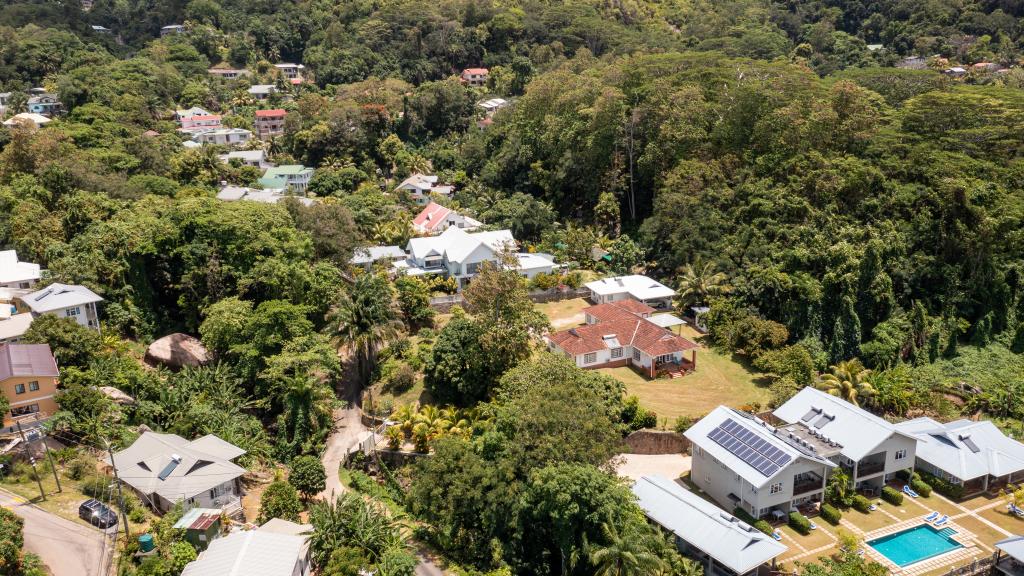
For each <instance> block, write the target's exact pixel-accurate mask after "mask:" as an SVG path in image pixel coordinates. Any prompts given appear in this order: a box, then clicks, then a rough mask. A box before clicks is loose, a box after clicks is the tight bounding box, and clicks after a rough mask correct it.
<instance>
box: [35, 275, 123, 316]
mask: <svg viewBox="0 0 1024 576" xmlns="http://www.w3.org/2000/svg"><path fill="white" fill-rule="evenodd" d="M20 299H21V301H22V302H24V303H25V305H26V306H28V307H29V308H30V309H31V310H32V311H33V312H35V313H37V314H42V313H44V312H52V311H54V310H63V309H65V308H70V307H71V306H82V305H85V304H92V303H94V302H102V301H103V298H100V297H99V295H98V294H96V293H95V292H93V291H92V290H89V289H88V288H86V287H85V286H81V285H78V284H60V283H58V282H54V283H53V284H50V285H49V286H47V287H46V288H43V289H42V290H36V291H35V292H31V293H29V294H25V295H24V296H21V298H20Z"/></svg>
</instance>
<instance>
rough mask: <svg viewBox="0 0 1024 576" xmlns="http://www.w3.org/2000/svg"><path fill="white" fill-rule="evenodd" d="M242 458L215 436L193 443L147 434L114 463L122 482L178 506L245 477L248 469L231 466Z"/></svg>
mask: <svg viewBox="0 0 1024 576" xmlns="http://www.w3.org/2000/svg"><path fill="white" fill-rule="evenodd" d="M242 454H245V451H244V450H242V449H241V448H238V447H237V446H234V445H232V444H229V443H227V442H225V441H224V440H221V439H220V438H217V437H216V436H212V435H207V436H204V437H202V438H199V439H198V440H195V441H193V442H189V441H188V440H185V439H184V438H182V437H181V436H178V435H176V434H158V433H156V432H144V433H143V434H142V436H139V438H138V439H137V440H136V441H135V442H134V443H133V444H132V445H131V446H129V447H128V448H125V449H124V450H121V451H120V452H117V453H115V454H114V461H115V462H117V470H118V475H119V476H120V478H121V481H122V482H125V483H126V484H128V485H130V486H132V487H133V488H135V489H136V490H138V491H139V492H141V493H143V494H159V495H160V496H162V497H164V498H165V499H166V500H167V501H168V502H177V501H179V500H183V499H186V498H191V497H193V496H195V495H197V494H201V493H203V492H205V491H207V490H210V489H211V488H214V487H216V486H219V485H221V484H223V483H225V482H228V481H230V480H234V479H235V478H238V477H239V476H241V475H243V474H245V468H242V467H241V466H239V465H237V464H235V463H234V462H231V459H232V458H237V457H238V456H241V455H242ZM175 458H177V463H176V465H175V466H173V467H172V466H170V464H171V463H172V462H174V461H175ZM108 461H109V459H108ZM165 472H166V474H165ZM161 476H163V478H162V479H161Z"/></svg>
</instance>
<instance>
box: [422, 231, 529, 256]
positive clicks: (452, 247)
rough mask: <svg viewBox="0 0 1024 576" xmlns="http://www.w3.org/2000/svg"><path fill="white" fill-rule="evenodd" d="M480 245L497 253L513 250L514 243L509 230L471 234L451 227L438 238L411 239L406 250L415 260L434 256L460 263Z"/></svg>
mask: <svg viewBox="0 0 1024 576" xmlns="http://www.w3.org/2000/svg"><path fill="white" fill-rule="evenodd" d="M481 245H486V246H487V247H489V248H490V249H491V250H493V251H499V250H501V249H502V248H503V247H506V246H507V247H509V248H512V249H514V248H515V246H516V241H515V238H513V237H512V232H510V231H509V230H494V231H491V232H472V233H471V232H466V231H465V230H462V229H461V228H456V227H454V226H452V227H449V228H448V229H447V230H445V231H444V232H442V233H441V234H440V235H438V236H429V237H425V238H412V239H410V240H409V244H408V245H407V247H406V249H407V250H408V251H409V253H410V254H411V255H412V257H413V258H414V259H415V260H422V259H424V258H426V257H427V256H430V255H432V254H436V255H438V256H445V257H446V258H448V261H449V262H460V263H461V262H462V261H463V260H464V259H465V258H466V257H467V256H469V255H470V254H472V253H473V251H474V250H476V249H477V248H478V247H479V246H481Z"/></svg>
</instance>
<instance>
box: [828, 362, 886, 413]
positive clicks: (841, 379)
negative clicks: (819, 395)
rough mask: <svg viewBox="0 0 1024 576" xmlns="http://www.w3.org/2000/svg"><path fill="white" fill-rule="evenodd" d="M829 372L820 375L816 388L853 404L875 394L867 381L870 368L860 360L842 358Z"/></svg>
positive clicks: (858, 403)
mask: <svg viewBox="0 0 1024 576" xmlns="http://www.w3.org/2000/svg"><path fill="white" fill-rule="evenodd" d="M830 370H831V373H829V374H825V375H823V376H822V377H821V381H820V382H819V383H818V388H819V389H821V390H824V391H825V392H828V393H829V394H831V395H833V396H838V397H839V398H842V399H843V400H846V401H847V402H849V403H850V404H853V405H854V406H860V401H861V400H868V399H870V398H871V397H872V396H874V395H875V388H874V387H873V386H872V385H871V383H870V382H869V381H868V377H869V376H870V375H871V370H868V369H867V368H865V367H864V365H863V364H861V363H860V360H857V359H856V358H854V359H853V360H844V361H842V362H840V363H838V364H836V365H835V366H832V367H831V368H830Z"/></svg>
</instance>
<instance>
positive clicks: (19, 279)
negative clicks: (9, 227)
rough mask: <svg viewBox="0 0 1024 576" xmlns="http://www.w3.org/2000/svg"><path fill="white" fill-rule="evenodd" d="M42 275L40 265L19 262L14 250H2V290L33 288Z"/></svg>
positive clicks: (0, 260) (0, 252)
mask: <svg viewBox="0 0 1024 576" xmlns="http://www.w3.org/2000/svg"><path fill="white" fill-rule="evenodd" d="M40 274H41V273H40V269H39V264H33V263H31V262H22V261H21V260H18V253H17V252H16V251H14V250H0V288H31V287H33V286H35V285H36V283H37V282H39V278H40Z"/></svg>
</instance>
